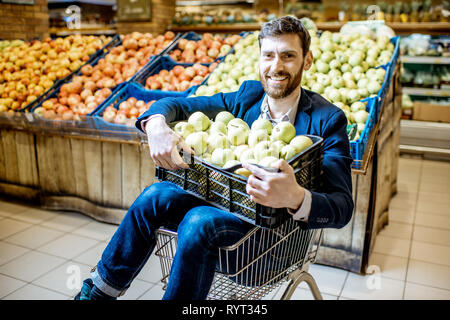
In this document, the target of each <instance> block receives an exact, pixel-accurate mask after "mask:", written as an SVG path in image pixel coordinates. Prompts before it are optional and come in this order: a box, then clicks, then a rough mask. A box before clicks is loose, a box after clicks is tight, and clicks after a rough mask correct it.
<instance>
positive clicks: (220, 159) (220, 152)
mask: <svg viewBox="0 0 450 320" xmlns="http://www.w3.org/2000/svg"><path fill="white" fill-rule="evenodd" d="M230 160H235V156H234V153H233V150H231V149H224V148H217V149H215V150H214V151H213V153H212V154H211V163H212V164H215V165H216V166H219V167H223V166H224V165H225V163H227V162H228V161H230Z"/></svg>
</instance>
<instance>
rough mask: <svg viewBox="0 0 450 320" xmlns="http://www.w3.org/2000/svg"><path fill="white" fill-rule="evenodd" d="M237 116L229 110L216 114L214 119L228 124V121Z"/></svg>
mask: <svg viewBox="0 0 450 320" xmlns="http://www.w3.org/2000/svg"><path fill="white" fill-rule="evenodd" d="M234 118H235V117H234V116H233V114H232V113H230V112H228V111H221V112H219V113H218V114H217V115H216V118H215V119H214V120H215V122H222V123H223V124H225V125H227V124H228V122H230V121H231V120H233V119H234Z"/></svg>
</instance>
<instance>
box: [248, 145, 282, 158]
mask: <svg viewBox="0 0 450 320" xmlns="http://www.w3.org/2000/svg"><path fill="white" fill-rule="evenodd" d="M253 153H254V156H255V159H256V160H258V161H261V160H262V159H263V158H265V157H268V156H273V157H278V152H277V150H276V149H275V148H274V147H273V146H272V142H270V141H261V142H260V143H258V144H257V145H256V146H255V148H254V149H253Z"/></svg>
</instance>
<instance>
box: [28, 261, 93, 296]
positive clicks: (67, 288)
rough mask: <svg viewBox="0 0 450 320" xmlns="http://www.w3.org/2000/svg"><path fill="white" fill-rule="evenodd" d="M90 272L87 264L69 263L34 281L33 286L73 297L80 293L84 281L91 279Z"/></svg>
mask: <svg viewBox="0 0 450 320" xmlns="http://www.w3.org/2000/svg"><path fill="white" fill-rule="evenodd" d="M90 270H91V267H90V266H87V265H85V264H81V263H76V262H74V261H67V262H66V263H64V264H62V265H61V266H59V267H58V268H56V269H54V270H52V271H51V272H48V273H47V274H45V275H43V276H42V277H39V278H38V279H36V280H34V281H33V284H35V285H38V286H41V287H44V288H47V289H50V290H53V291H58V292H60V293H62V294H64V295H66V296H71V297H73V296H75V295H76V294H77V293H78V292H80V290H81V286H82V282H83V280H84V279H86V278H89V277H90Z"/></svg>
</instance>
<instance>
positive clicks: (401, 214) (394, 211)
mask: <svg viewBox="0 0 450 320" xmlns="http://www.w3.org/2000/svg"><path fill="white" fill-rule="evenodd" d="M414 212H415V209H413V208H409V209H407V208H396V207H389V222H399V223H407V224H413V223H414Z"/></svg>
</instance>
